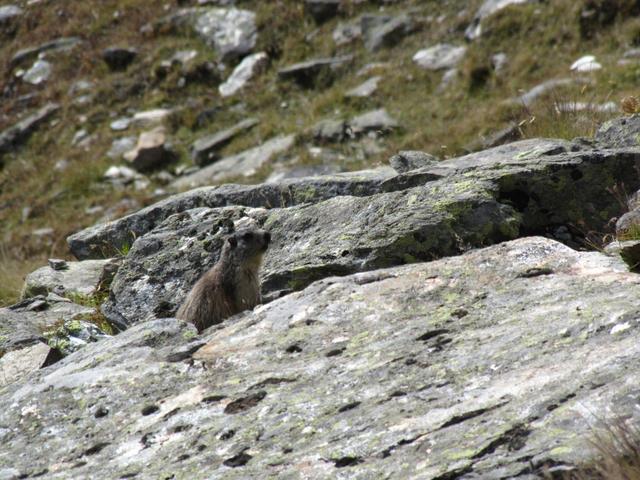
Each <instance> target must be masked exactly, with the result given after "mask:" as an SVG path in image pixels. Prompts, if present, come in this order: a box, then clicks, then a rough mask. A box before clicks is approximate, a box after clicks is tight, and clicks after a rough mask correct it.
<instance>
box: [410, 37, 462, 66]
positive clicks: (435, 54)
mask: <svg viewBox="0 0 640 480" xmlns="http://www.w3.org/2000/svg"><path fill="white" fill-rule="evenodd" d="M466 51H467V47H465V46H455V45H450V44H448V43H441V44H438V45H435V46H433V47H430V48H426V49H424V50H420V51H418V52H417V53H416V54H415V55H414V56H413V61H414V62H416V63H417V64H418V65H419V66H420V67H422V68H424V69H427V70H444V69H448V68H453V67H455V66H456V65H457V64H458V63H459V62H460V60H462V58H463V57H464V55H465V53H466Z"/></svg>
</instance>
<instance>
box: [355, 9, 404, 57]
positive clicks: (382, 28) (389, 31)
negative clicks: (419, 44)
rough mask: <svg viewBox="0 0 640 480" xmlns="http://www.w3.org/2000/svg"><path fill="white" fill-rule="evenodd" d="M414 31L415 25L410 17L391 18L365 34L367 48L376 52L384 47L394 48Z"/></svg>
mask: <svg viewBox="0 0 640 480" xmlns="http://www.w3.org/2000/svg"><path fill="white" fill-rule="evenodd" d="M413 30H414V24H413V22H412V21H411V18H410V17H409V16H408V15H400V16H398V17H394V18H391V19H390V20H389V21H387V22H385V23H383V24H382V25H379V26H376V27H374V28H372V29H370V30H369V31H367V32H366V34H365V42H364V45H365V48H366V49H367V50H369V51H370V52H375V51H377V50H379V49H380V48H382V47H393V46H394V45H396V44H398V43H399V42H400V40H402V39H403V38H404V37H405V36H407V35H408V34H409V33H411V32H412V31H413Z"/></svg>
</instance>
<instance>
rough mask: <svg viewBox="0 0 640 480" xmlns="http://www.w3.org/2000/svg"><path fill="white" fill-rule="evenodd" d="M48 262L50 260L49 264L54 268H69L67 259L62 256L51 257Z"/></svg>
mask: <svg viewBox="0 0 640 480" xmlns="http://www.w3.org/2000/svg"><path fill="white" fill-rule="evenodd" d="M48 262H49V266H50V267H51V268H52V269H53V270H66V269H67V268H69V265H68V264H67V261H66V260H62V259H60V258H50V259H49V260H48Z"/></svg>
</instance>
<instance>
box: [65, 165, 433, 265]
mask: <svg viewBox="0 0 640 480" xmlns="http://www.w3.org/2000/svg"><path fill="white" fill-rule="evenodd" d="M394 176H395V172H393V170H392V169H389V168H382V169H376V170H363V171H359V172H349V173H338V174H334V175H321V176H313V177H304V178H294V179H286V180H283V181H281V182H277V183H262V184H258V185H233V184H226V185H220V186H215V187H201V188H197V189H193V190H189V191H187V192H184V193H180V194H177V195H172V196H170V197H168V198H166V199H164V200H161V201H160V202H158V203H155V204H153V205H150V206H148V207H145V208H143V209H141V210H139V211H137V212H134V213H132V214H130V215H127V216H126V217H122V218H120V219H117V220H114V221H112V222H109V223H101V224H97V225H94V226H92V227H89V228H87V229H85V230H82V231H80V232H77V233H75V234H73V235H71V236H70V237H69V238H68V239H67V243H68V244H69V248H70V250H71V252H72V253H73V254H74V255H75V256H76V257H77V258H79V259H86V258H103V257H105V256H108V255H112V254H114V253H117V252H118V251H122V250H123V249H124V247H130V246H131V245H132V244H133V241H134V239H135V238H138V237H140V236H142V235H144V234H145V233H147V232H149V231H151V230H152V229H153V228H155V227H156V226H158V225H159V224H160V223H162V222H163V221H164V220H166V219H167V218H168V217H169V216H171V215H173V214H174V213H178V212H183V211H186V210H189V209H192V208H197V207H209V208H215V207H224V206H228V205H239V206H245V207H264V208H282V207H289V206H292V205H299V204H302V203H317V202H320V201H323V200H327V199H329V198H333V197H336V196H342V195H356V196H368V195H373V194H374V193H379V192H381V191H383V187H382V185H383V184H384V189H387V190H388V189H392V187H393V185H391V186H390V184H389V182H388V181H389V180H391V179H392V177H394ZM426 176H427V177H428V178H436V176H435V175H433V174H432V175H429V174H426Z"/></svg>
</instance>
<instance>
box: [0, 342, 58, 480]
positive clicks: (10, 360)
mask: <svg viewBox="0 0 640 480" xmlns="http://www.w3.org/2000/svg"><path fill="white" fill-rule="evenodd" d="M51 356H52V353H51V347H49V345H47V344H46V343H43V342H34V343H31V344H29V345H23V346H21V348H18V349H15V350H11V351H10V352H7V353H5V354H4V355H2V356H1V357H0V372H2V375H0V388H2V387H5V386H7V385H9V384H11V383H13V382H16V381H17V380H20V379H21V378H22V377H25V376H26V375H28V374H29V373H31V372H33V371H35V370H38V369H39V368H42V367H45V366H46V365H47V363H48V361H47V360H48V359H50V358H51ZM0 478H2V477H0Z"/></svg>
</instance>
